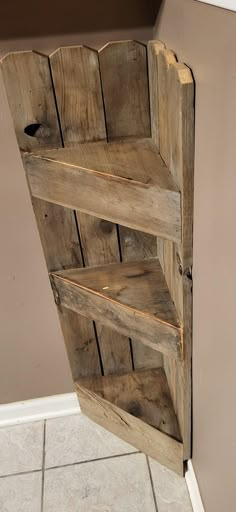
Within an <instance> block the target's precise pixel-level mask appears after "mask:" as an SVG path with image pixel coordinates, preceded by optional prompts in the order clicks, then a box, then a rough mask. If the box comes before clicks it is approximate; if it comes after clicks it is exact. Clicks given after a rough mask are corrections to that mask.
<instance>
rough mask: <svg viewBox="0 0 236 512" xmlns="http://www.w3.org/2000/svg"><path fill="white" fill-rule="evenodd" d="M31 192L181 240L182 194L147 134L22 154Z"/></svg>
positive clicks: (145, 230) (36, 195) (116, 221)
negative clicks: (129, 138) (141, 136)
mask: <svg viewBox="0 0 236 512" xmlns="http://www.w3.org/2000/svg"><path fill="white" fill-rule="evenodd" d="M23 159H24V165H25V168H26V172H27V177H28V181H29V186H30V189H31V193H32V195H33V196H35V197H38V198H40V199H44V200H46V201H49V202H52V203H56V204H60V205H62V206H66V207H69V208H73V209H74V210H80V211H83V212H85V213H88V214H91V215H94V216H96V217H100V218H102V219H106V220H109V221H112V222H115V223H117V224H122V225H124V226H128V227H131V228H133V229H137V230H140V231H144V232H147V233H150V234H153V235H157V236H158V235H159V236H161V237H163V238H167V239H170V240H173V241H175V242H181V197H180V192H179V190H178V188H177V186H176V184H175V182H174V180H173V178H172V175H171V173H170V172H169V170H168V168H167V167H166V165H165V164H164V162H163V160H162V159H161V157H160V155H159V152H158V150H157V147H156V146H155V144H154V143H153V142H152V140H151V139H139V140H123V141H119V142H109V143H107V142H93V143H88V144H80V145H77V146H74V147H70V148H62V149H53V150H42V151H38V152H37V153H25V154H23Z"/></svg>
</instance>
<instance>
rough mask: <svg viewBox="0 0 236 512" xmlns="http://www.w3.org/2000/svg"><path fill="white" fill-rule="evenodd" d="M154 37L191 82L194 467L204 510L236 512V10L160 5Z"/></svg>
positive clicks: (179, 0) (191, 0)
mask: <svg viewBox="0 0 236 512" xmlns="http://www.w3.org/2000/svg"><path fill="white" fill-rule="evenodd" d="M155 37H159V38H160V39H162V40H163V41H165V42H166V43H167V44H168V46H169V47H170V48H172V49H173V50H175V51H176V53H177V56H178V58H179V59H181V60H183V61H184V62H186V63H187V64H188V65H189V66H190V67H191V68H192V70H193V73H194V77H195V80H196V158H195V219H194V326H193V327H194V332H193V464H194V468H195V471H196V473H197V477H198V480H199V485H200V489H201V492H202V497H203V501H204V505H205V509H206V512H222V510H225V511H227V512H233V511H234V510H235V483H236V482H235V474H236V473H235V467H236V437H235V424H236V407H235V390H236V369H235V368H236V339H235V326H234V320H235V316H236V270H235V261H236V260H235V253H236V156H235V140H236V121H235V120H236V57H235V55H236V13H233V12H230V11H226V10H223V9H219V8H217V7H211V6H207V5H205V4H202V3H200V2H197V1H196V0H166V1H164V2H163V5H162V10H161V12H160V14H159V17H158V20H157V24H156V30H155Z"/></svg>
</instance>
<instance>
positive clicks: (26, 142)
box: [1, 51, 61, 151]
mask: <svg viewBox="0 0 236 512" xmlns="http://www.w3.org/2000/svg"><path fill="white" fill-rule="evenodd" d="M1 71H2V76H3V81H4V85H5V89H6V93H7V98H8V102H9V106H10V110H11V115H12V119H13V123H14V127H15V132H16V137H17V141H18V144H19V147H20V148H21V149H23V150H25V151H33V150H37V149H40V148H41V147H43V148H49V147H57V146H58V147H60V146H61V137H60V131H59V125H58V119H57V113H56V108H55V101H54V95H53V89H52V82H51V77H50V72H49V67H48V59H47V57H46V56H45V55H41V54H39V53H37V52H31V51H29V52H15V53H9V54H8V55H6V56H5V57H4V58H3V59H2V61H1ZM29 125H35V127H34V129H33V127H32V136H30V135H27V134H26V133H25V129H26V128H27V127H28V126H29Z"/></svg>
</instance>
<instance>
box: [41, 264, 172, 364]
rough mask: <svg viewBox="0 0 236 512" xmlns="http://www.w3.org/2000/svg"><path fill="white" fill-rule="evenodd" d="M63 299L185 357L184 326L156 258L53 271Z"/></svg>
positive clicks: (57, 292) (135, 336)
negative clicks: (180, 322)
mask: <svg viewBox="0 0 236 512" xmlns="http://www.w3.org/2000/svg"><path fill="white" fill-rule="evenodd" d="M51 279H52V281H53V288H54V291H55V297H56V299H57V300H58V302H60V303H61V305H63V306H65V307H68V308H69V309H72V310H73V311H78V312H79V311H80V313H81V314H83V315H85V316H88V317H89V318H93V319H95V320H98V321H99V320H101V319H102V322H103V324H104V325H106V326H108V327H110V328H112V329H114V330H117V331H118V332H121V333H122V334H125V335H130V336H131V338H133V339H134V340H135V339H137V340H139V341H142V342H143V343H145V344H146V345H148V346H150V347H151V348H153V349H156V350H159V351H161V352H163V353H165V354H168V355H169V356H171V355H172V356H173V357H179V358H181V350H180V347H181V331H180V329H179V324H178V319H177V316H176V311H175V308H174V306H173V302H172V300H171V297H170V295H169V291H168V288H167V286H166V282H165V279H164V277H163V273H162V270H161V267H160V264H159V261H158V259H157V258H153V259H150V260H144V261H141V262H130V263H121V264H113V265H106V266H102V267H91V268H86V269H74V270H67V271H61V272H57V273H52V274H51Z"/></svg>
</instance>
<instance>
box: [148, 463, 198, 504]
mask: <svg viewBox="0 0 236 512" xmlns="http://www.w3.org/2000/svg"><path fill="white" fill-rule="evenodd" d="M149 462H150V468H151V474H152V479H153V486H154V491H155V495H156V500H157V507H158V512H192V510H193V509H192V506H191V502H190V497H189V493H188V488H187V485H186V481H185V478H182V477H180V476H178V475H176V474H175V473H173V471H170V470H169V469H167V468H165V467H164V466H161V464H159V463H158V462H156V461H154V460H152V459H149Z"/></svg>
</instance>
